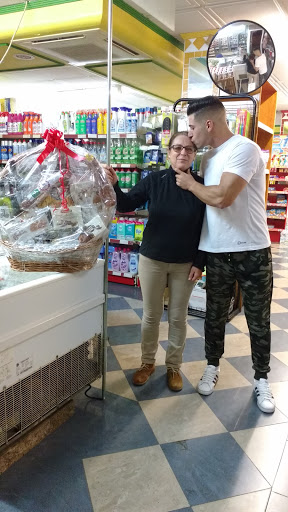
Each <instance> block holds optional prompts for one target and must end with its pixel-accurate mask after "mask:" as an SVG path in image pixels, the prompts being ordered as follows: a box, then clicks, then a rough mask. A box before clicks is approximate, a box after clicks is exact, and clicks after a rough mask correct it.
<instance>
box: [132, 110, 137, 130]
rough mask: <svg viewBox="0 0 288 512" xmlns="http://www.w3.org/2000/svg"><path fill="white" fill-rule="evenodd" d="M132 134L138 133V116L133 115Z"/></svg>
mask: <svg viewBox="0 0 288 512" xmlns="http://www.w3.org/2000/svg"><path fill="white" fill-rule="evenodd" d="M131 132H133V133H136V132H137V118H136V114H131Z"/></svg>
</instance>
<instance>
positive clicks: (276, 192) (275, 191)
mask: <svg viewBox="0 0 288 512" xmlns="http://www.w3.org/2000/svg"><path fill="white" fill-rule="evenodd" d="M268 194H284V195H285V196H287V195H288V191H285V190H268Z"/></svg>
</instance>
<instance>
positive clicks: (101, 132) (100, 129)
mask: <svg viewBox="0 0 288 512" xmlns="http://www.w3.org/2000/svg"><path fill="white" fill-rule="evenodd" d="M97 133H98V135H104V118H103V112H102V110H99V112H98V118H97Z"/></svg>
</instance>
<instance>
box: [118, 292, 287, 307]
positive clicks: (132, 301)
mask: <svg viewBox="0 0 288 512" xmlns="http://www.w3.org/2000/svg"><path fill="white" fill-rule="evenodd" d="M287 297H288V292H287ZM281 298H282V297H281ZM284 298H286V297H284ZM125 300H126V302H128V304H129V306H131V308H133V309H141V308H143V302H142V300H138V299H130V297H125Z"/></svg>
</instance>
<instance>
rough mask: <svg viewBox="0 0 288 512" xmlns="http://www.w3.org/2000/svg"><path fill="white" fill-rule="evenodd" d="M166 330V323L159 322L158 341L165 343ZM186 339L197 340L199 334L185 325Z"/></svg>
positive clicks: (167, 325) (166, 337) (167, 326)
mask: <svg viewBox="0 0 288 512" xmlns="http://www.w3.org/2000/svg"><path fill="white" fill-rule="evenodd" d="M168 329H169V324H168V322H161V323H160V330H159V341H165V340H168ZM186 337H187V338H199V334H198V333H197V332H196V331H195V329H193V327H191V325H189V324H187V335H186Z"/></svg>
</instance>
